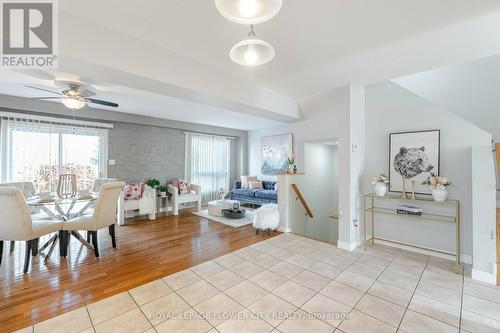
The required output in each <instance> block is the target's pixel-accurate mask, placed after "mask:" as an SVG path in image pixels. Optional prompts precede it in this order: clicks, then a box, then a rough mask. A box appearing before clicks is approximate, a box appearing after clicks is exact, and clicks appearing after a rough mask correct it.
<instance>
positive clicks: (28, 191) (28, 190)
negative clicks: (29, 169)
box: [0, 182, 45, 253]
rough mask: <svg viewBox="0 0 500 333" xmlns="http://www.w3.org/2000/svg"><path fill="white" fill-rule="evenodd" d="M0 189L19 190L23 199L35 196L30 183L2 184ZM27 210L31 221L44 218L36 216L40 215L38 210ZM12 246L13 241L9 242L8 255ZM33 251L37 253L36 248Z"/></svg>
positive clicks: (12, 249) (33, 186)
mask: <svg viewBox="0 0 500 333" xmlns="http://www.w3.org/2000/svg"><path fill="white" fill-rule="evenodd" d="M0 187H16V188H18V189H20V190H21V192H22V193H23V196H24V198H25V199H29V198H31V197H34V196H35V194H36V190H35V185H34V184H33V183H32V182H13V183H3V184H0ZM28 209H29V211H30V214H31V215H32V216H31V218H32V219H34V220H38V219H43V218H45V215H44V214H41V215H37V214H40V208H36V207H29V208H28ZM14 246H15V241H11V242H10V253H13V252H14ZM33 249H34V252H35V253H36V252H37V251H36V248H35V247H33Z"/></svg>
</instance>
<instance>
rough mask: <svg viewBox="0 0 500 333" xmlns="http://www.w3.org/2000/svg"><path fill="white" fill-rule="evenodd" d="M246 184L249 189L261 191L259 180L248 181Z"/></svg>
mask: <svg viewBox="0 0 500 333" xmlns="http://www.w3.org/2000/svg"><path fill="white" fill-rule="evenodd" d="M248 184H249V185H250V188H251V189H256V190H259V189H260V190H261V189H263V187H262V182H261V181H260V180H257V181H252V180H251V181H249V182H248Z"/></svg>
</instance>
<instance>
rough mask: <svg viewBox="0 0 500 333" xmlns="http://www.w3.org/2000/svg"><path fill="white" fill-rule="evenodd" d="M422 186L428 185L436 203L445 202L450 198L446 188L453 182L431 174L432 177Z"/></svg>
mask: <svg viewBox="0 0 500 333" xmlns="http://www.w3.org/2000/svg"><path fill="white" fill-rule="evenodd" d="M422 185H427V186H429V187H430V188H431V189H432V197H433V198H434V201H437V202H443V201H445V200H446V198H447V197H448V191H447V190H446V187H447V186H450V185H451V182H450V181H449V180H448V178H446V177H439V176H436V175H435V174H433V173H431V175H430V176H429V177H427V179H426V180H424V181H423V182H422Z"/></svg>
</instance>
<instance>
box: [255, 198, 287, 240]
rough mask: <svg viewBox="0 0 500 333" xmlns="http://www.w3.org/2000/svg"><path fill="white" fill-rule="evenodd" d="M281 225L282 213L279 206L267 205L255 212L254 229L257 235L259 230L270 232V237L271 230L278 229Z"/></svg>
mask: <svg viewBox="0 0 500 333" xmlns="http://www.w3.org/2000/svg"><path fill="white" fill-rule="evenodd" d="M279 224H280V212H279V210H278V205H277V204H273V203H271V204H267V205H263V206H261V207H260V208H259V209H257V210H256V211H255V212H254V215H253V227H254V228H255V233H257V234H258V233H259V230H266V229H267V230H268V232H269V235H271V230H276V229H278V226H279Z"/></svg>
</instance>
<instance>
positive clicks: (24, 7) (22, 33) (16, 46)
mask: <svg viewBox="0 0 500 333" xmlns="http://www.w3.org/2000/svg"><path fill="white" fill-rule="evenodd" d="M1 8H2V15H1V17H2V61H1V65H2V67H8V68H55V67H56V65H57V55H56V52H55V51H56V49H57V48H56V46H57V44H56V42H57V40H56V27H57V24H56V23H57V11H56V6H55V0H45V1H37V0H31V1H19V0H3V1H1Z"/></svg>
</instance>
